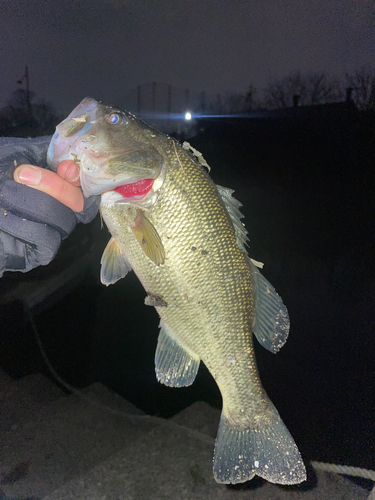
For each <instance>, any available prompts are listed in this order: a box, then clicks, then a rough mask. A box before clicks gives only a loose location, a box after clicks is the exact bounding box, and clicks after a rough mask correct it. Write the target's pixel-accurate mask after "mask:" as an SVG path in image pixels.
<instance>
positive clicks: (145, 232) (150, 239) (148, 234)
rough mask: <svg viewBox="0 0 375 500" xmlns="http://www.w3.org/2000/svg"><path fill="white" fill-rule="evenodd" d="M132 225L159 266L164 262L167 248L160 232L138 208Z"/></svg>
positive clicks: (142, 245) (146, 252)
mask: <svg viewBox="0 0 375 500" xmlns="http://www.w3.org/2000/svg"><path fill="white" fill-rule="evenodd" d="M130 227H131V230H132V231H133V233H134V236H135V237H136V238H137V241H138V243H139V244H140V246H141V248H142V250H143V251H144V253H145V254H146V255H147V257H148V258H149V259H150V260H152V262H154V263H155V264H156V265H157V266H160V265H161V264H164V260H165V250H164V247H163V243H162V241H161V239H160V236H159V234H158V232H157V231H156V229H155V228H154V226H153V225H152V224H151V222H150V221H149V220H148V219H147V217H146V216H145V214H144V213H143V212H142V210H137V215H136V216H135V219H134V221H133V223H132V224H131V225H130Z"/></svg>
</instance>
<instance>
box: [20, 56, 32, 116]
mask: <svg viewBox="0 0 375 500" xmlns="http://www.w3.org/2000/svg"><path fill="white" fill-rule="evenodd" d="M24 79H25V81H26V109H27V118H28V121H29V122H30V123H31V122H32V119H33V111H32V108H31V97H30V81H29V67H28V65H27V64H26V66H25V74H24V75H23V78H22V80H18V82H17V83H19V84H20V85H21V83H22V82H23V80H24Z"/></svg>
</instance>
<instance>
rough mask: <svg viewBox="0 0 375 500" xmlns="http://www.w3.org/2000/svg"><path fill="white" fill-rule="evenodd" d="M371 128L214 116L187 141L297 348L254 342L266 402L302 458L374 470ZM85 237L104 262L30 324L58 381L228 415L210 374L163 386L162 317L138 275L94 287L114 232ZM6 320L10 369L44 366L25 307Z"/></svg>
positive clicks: (374, 159)
mask: <svg viewBox="0 0 375 500" xmlns="http://www.w3.org/2000/svg"><path fill="white" fill-rule="evenodd" d="M373 123H374V120H373V117H371V116H367V117H366V116H362V117H360V116H358V115H350V116H349V115H342V116H340V117H339V119H337V117H336V118H335V120H333V119H329V117H328V118H327V117H325V118H324V119H316V118H315V119H314V120H307V121H296V120H293V121H270V122H266V121H263V122H261V123H260V122H255V121H254V122H250V121H246V122H245V121H239V120H237V121H226V122H222V121H219V120H218V121H211V122H209V123H207V122H206V123H204V122H202V124H201V126H202V129H203V130H202V131H201V132H200V133H199V134H198V135H197V136H196V137H195V138H194V139H192V140H190V142H191V143H192V145H193V146H194V147H196V148H197V149H198V150H200V151H202V153H203V154H204V156H205V158H206V160H207V161H208V163H209V164H210V165H211V167H212V172H211V175H212V177H213V179H214V181H215V182H217V183H218V184H221V185H224V186H228V187H231V188H234V189H235V190H236V193H235V196H236V197H237V198H238V199H239V200H240V201H241V202H242V203H243V205H244V206H243V209H242V212H243V213H244V215H245V222H246V227H247V230H248V231H249V236H250V250H249V254H250V255H251V257H253V258H255V259H257V260H260V261H262V262H264V263H265V267H264V274H265V276H266V277H267V278H268V279H269V280H270V281H271V283H272V284H273V285H274V286H275V288H276V290H277V291H278V292H279V294H280V295H281V297H282V298H283V300H284V302H285V304H286V305H287V307H288V309H289V314H290V318H291V332H290V338H289V340H288V342H287V344H286V345H285V346H284V347H283V349H282V350H281V352H280V353H279V354H277V355H276V356H275V355H272V354H270V353H268V352H267V351H265V350H264V349H262V348H261V347H260V346H258V345H256V352H257V359H258V364H259V369H260V372H261V378H262V381H263V383H264V386H265V388H266V390H267V392H268V393H269V395H270V397H271V399H272V400H273V402H274V403H275V405H276V407H277V408H278V410H279V412H280V414H281V416H282V417H283V419H284V421H285V423H286V424H287V426H288V428H289V429H290V431H291V433H292V434H293V436H294V437H295V439H296V441H297V443H298V445H299V448H300V450H301V452H302V454H303V456H304V457H305V458H306V459H311V460H320V461H330V462H334V463H342V464H350V465H353V466H360V467H367V468H373V456H374V449H375V441H374V436H375V423H374V422H375V403H374V400H375V399H374V396H375V394H374V393H375V389H374V388H375V368H374V366H375V363H374V358H375V335H374V334H375V328H374V311H375V269H374V254H375V251H374V249H375V235H374V216H375V210H374V208H375V201H374V200H375V197H374V187H375V182H374V167H375V140H374V139H375V128H374V125H373ZM90 231H91V233H90V237H93V238H95V241H97V243H96V246H95V250H94V253H95V259H97V260H96V262H97V264H95V265H93V267H92V269H91V270H90V271H89V272H88V273H87V275H86V276H85V279H83V280H82V281H81V282H80V284H79V286H77V287H76V288H74V289H73V290H72V291H71V292H70V293H69V294H68V295H66V296H65V298H64V299H63V300H61V301H59V302H57V303H55V304H54V305H52V306H51V307H50V308H47V309H46V310H44V311H42V312H40V313H38V314H36V316H35V321H36V324H37V327H38V331H39V333H40V335H41V337H42V340H43V343H44V345H45V348H46V350H47V352H48V356H49V357H50V359H51V362H52V364H53V365H54V366H55V367H56V369H57V371H58V372H59V373H60V374H61V375H62V376H63V377H64V378H65V379H66V380H67V381H68V382H69V383H71V384H76V385H77V386H84V385H87V384H88V383H90V382H91V381H93V380H101V381H102V382H103V383H105V384H107V385H108V386H109V387H112V388H113V389H115V390H116V391H118V392H119V393H120V394H122V395H124V396H125V397H126V398H128V399H129V400H130V401H132V402H134V404H136V405H137V406H139V407H140V408H142V409H144V410H145V411H147V412H148V413H151V414H158V415H162V416H171V415H173V414H175V413H176V412H178V411H180V410H181V409H182V408H184V407H186V406H188V405H189V404H191V403H193V402H194V401H197V400H204V401H207V402H209V403H210V404H212V405H214V406H217V407H220V405H221V398H220V394H219V391H218V389H217V387H216V384H215V383H214V381H213V380H212V378H211V376H210V375H209V373H208V372H207V370H206V369H205V367H201V369H200V371H199V374H198V376H197V380H196V381H195V383H194V384H193V386H192V387H189V388H185V389H171V388H167V387H164V386H162V385H160V384H158V383H157V381H156V378H155V373H154V365H153V357H154V353H155V347H156V341H157V335H158V317H157V314H156V313H155V311H154V310H153V308H150V307H146V306H144V305H143V300H144V296H145V292H144V290H143V289H142V287H141V285H140V284H139V282H138V281H137V279H136V277H135V276H134V274H133V273H130V274H129V275H128V276H127V277H126V278H125V279H124V280H121V281H120V282H118V283H116V284H115V285H112V286H110V287H108V288H106V287H103V286H102V285H100V284H99V282H98V277H97V276H98V273H99V260H100V253H101V252H102V250H103V249H104V246H105V244H106V242H107V240H108V235H107V234H106V231H105V230H103V231H100V229H99V222H98V221H97V220H96V221H94V223H93V225H92V226H91V229H90ZM95 259H94V260H95ZM12 308H13V309H12ZM7 314H8V318H9V317H12V318H13V321H12V322H10V323H11V324H12V325H13V329H12V327H11V326H10V323H9V321H8V323H7V324H8V327H7V328H8V332H10V336H11V337H12V340H11V341H9V339H8V341H7V342H6V343H5V344H6V345H5V347H4V348H2V352H3V355H2V357H3V359H2V361H1V362H2V364H3V365H6V367H7V368H8V371H11V368H12V367H13V374H14V375H18V376H20V375H22V374H24V373H25V372H27V371H28V370H29V371H30V370H31V371H32V370H40V369H42V368H41V367H43V361H42V359H41V356H40V354H39V353H38V349H37V347H36V344H35V341H34V340H33V334H32V331H31V329H30V325H28V322H27V318H26V319H25V318H24V316H23V312H22V306H21V305H20V304H16V303H14V304H12V305H11V306H8V309H7ZM14 318H17V321H16V320H14ZM8 337H9V335H8ZM10 344H11V345H10ZM4 353H6V356H5V355H4ZM4 356H5V358H6V359H5V361H4ZM15 367H17V369H15Z"/></svg>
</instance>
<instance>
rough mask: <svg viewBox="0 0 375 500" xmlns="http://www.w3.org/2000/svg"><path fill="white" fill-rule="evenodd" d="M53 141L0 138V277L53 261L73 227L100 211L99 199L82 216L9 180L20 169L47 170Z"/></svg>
mask: <svg viewBox="0 0 375 500" xmlns="http://www.w3.org/2000/svg"><path fill="white" fill-rule="evenodd" d="M50 140H51V137H37V138H35V139H19V138H4V137H1V138H0V276H2V274H3V273H4V271H21V272H26V271H29V270H30V269H33V268H34V267H37V266H39V265H46V264H48V263H49V262H51V260H52V259H53V258H54V257H55V255H56V253H57V250H58V248H59V246H60V243H61V240H62V239H64V238H66V237H67V236H68V235H69V234H70V233H71V232H72V231H73V229H74V227H75V225H76V223H77V222H84V223H88V222H91V220H92V219H93V218H94V217H95V215H96V214H97V211H98V207H99V202H100V197H99V196H91V197H90V198H88V199H85V204H84V209H83V211H82V212H80V213H75V212H73V211H72V210H71V209H70V208H68V207H66V206H65V205H63V204H62V203H60V202H58V201H57V200H55V198H53V197H51V196H49V195H47V194H45V193H42V192H41V191H38V190H36V189H33V188H31V187H29V186H25V185H23V184H19V183H18V182H15V181H14V180H13V173H14V170H15V169H16V167H18V166H19V165H21V164H22V163H28V164H31V165H38V166H40V167H43V168H49V167H48V165H47V161H46V155H47V149H48V145H49V142H50Z"/></svg>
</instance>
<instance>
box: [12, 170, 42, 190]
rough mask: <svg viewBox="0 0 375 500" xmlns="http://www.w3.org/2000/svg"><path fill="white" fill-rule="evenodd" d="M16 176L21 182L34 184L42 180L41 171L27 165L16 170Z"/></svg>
mask: <svg viewBox="0 0 375 500" xmlns="http://www.w3.org/2000/svg"><path fill="white" fill-rule="evenodd" d="M17 177H18V180H19V181H20V182H22V184H28V185H29V186H36V185H37V184H39V183H40V181H41V180H42V172H41V171H40V169H39V168H35V167H33V166H32V165H27V167H24V168H23V169H22V170H21V171H20V172H18V175H17Z"/></svg>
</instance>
